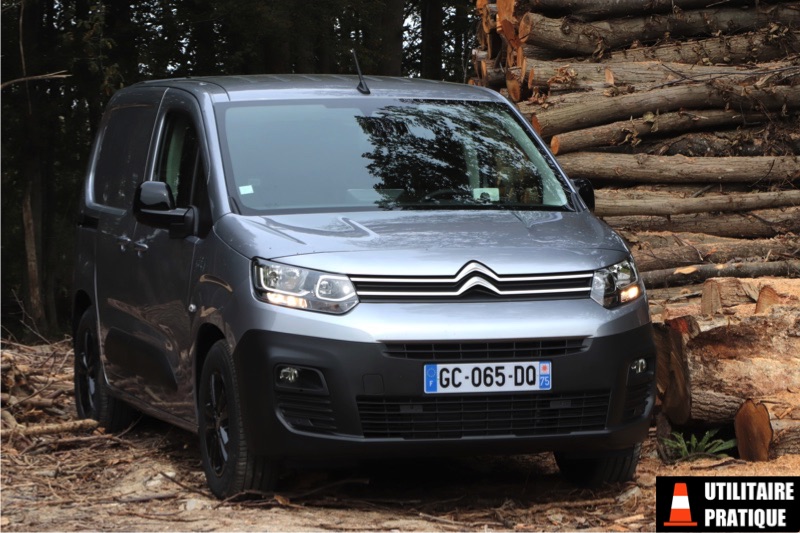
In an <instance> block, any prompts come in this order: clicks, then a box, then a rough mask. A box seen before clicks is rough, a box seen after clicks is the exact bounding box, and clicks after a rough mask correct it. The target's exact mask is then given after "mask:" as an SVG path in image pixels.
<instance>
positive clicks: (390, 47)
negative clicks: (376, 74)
mask: <svg viewBox="0 0 800 533" xmlns="http://www.w3.org/2000/svg"><path fill="white" fill-rule="evenodd" d="M403 6H404V2H403V0H385V2H384V7H383V10H382V16H381V37H382V38H381V47H380V52H381V60H380V61H381V64H380V65H379V71H380V74H382V75H384V76H400V75H401V74H402V70H403V21H404V13H403Z"/></svg>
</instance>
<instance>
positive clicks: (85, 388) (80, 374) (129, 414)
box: [73, 307, 136, 432]
mask: <svg viewBox="0 0 800 533" xmlns="http://www.w3.org/2000/svg"><path fill="white" fill-rule="evenodd" d="M73 347H74V349H75V372H74V377H73V381H74V384H75V407H76V409H77V411H78V417H79V418H91V419H93V420H97V422H98V423H99V424H100V426H102V427H104V428H106V429H107V430H109V431H112V432H114V431H121V430H123V429H125V428H127V427H128V426H130V424H131V423H132V422H133V419H134V416H135V414H136V411H135V410H134V409H133V408H132V407H130V406H129V405H127V404H126V403H124V402H122V401H121V400H118V399H117V398H114V397H113V396H111V394H110V392H109V390H108V383H107V382H106V374H105V371H104V370H103V361H102V360H101V359H100V344H99V337H98V335H97V322H96V318H95V310H94V307H90V308H89V309H87V310H86V311H85V312H84V313H83V315H82V316H81V319H80V321H79V322H78V327H77V329H76V330H75V337H74V338H73Z"/></svg>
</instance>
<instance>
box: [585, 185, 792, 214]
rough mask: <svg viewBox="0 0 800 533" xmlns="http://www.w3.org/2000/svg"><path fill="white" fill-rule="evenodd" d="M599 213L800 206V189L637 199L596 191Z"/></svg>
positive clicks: (710, 210) (646, 196) (663, 195)
mask: <svg viewBox="0 0 800 533" xmlns="http://www.w3.org/2000/svg"><path fill="white" fill-rule="evenodd" d="M595 195H596V198H597V203H596V207H595V213H596V214H597V215H598V216H603V217H605V216H627V215H661V216H671V215H682V214H690V213H709V212H722V213H725V212H736V211H752V210H755V209H769V208H776V207H787V206H800V190H789V191H779V192H764V193H750V194H728V195H724V196H723V195H720V196H705V197H699V198H676V197H675V196H672V195H665V194H651V195H641V194H640V195H637V196H639V197H638V198H626V197H621V195H620V194H619V193H613V192H612V193H609V192H608V191H606V190H602V189H601V190H598V191H596V192H595Z"/></svg>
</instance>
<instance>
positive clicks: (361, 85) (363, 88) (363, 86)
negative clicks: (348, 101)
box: [350, 48, 369, 94]
mask: <svg viewBox="0 0 800 533" xmlns="http://www.w3.org/2000/svg"><path fill="white" fill-rule="evenodd" d="M350 51H351V52H353V61H355V62H356V72H358V86H357V87H356V89H358V92H360V93H361V94H369V87H367V82H366V80H364V75H363V74H361V67H359V66H358V56H357V55H356V49H355V48H353V49H352V50H350Z"/></svg>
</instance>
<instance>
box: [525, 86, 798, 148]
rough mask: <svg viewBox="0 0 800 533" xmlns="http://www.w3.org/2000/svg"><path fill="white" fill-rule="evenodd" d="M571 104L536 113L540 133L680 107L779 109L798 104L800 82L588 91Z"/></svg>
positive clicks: (599, 123) (574, 128)
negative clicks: (610, 93) (613, 94)
mask: <svg viewBox="0 0 800 533" xmlns="http://www.w3.org/2000/svg"><path fill="white" fill-rule="evenodd" d="M577 100H578V101H577V102H576V103H574V104H573V105H554V106H553V107H551V108H550V109H546V110H544V111H540V112H538V113H537V114H536V120H537V121H538V123H539V126H540V128H541V132H540V133H541V135H542V136H543V137H552V136H553V135H557V134H559V133H564V132H566V131H573V130H577V129H582V128H590V127H593V126H599V125H601V124H608V123H609V122H614V121H619V120H628V119H629V118H631V117H642V116H644V115H645V113H648V112H649V113H652V114H654V115H656V114H661V113H667V112H670V111H678V110H681V109H709V108H719V109H723V108H726V107H727V106H731V107H732V108H735V109H737V110H739V111H740V112H749V111H750V110H751V109H757V110H759V111H763V110H771V111H772V110H780V109H782V108H783V107H784V106H787V107H788V108H793V107H798V106H800V85H798V86H795V87H788V86H777V87H767V88H758V87H756V86H746V87H740V86H731V85H727V86H708V85H702V84H697V85H681V86H677V87H666V88H664V89H658V90H652V91H646V92H642V93H633V94H624V95H621V96H616V97H611V98H610V97H606V96H602V95H597V94H588V95H586V96H584V97H582V98H580V99H577Z"/></svg>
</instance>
